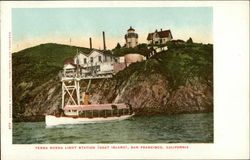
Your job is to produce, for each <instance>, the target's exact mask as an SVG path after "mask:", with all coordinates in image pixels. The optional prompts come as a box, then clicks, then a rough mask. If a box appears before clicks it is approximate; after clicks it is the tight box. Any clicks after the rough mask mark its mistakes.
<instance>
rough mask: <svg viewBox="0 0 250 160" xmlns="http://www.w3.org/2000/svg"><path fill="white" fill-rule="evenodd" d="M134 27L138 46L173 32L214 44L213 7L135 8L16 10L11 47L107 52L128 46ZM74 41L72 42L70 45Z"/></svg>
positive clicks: (19, 48)
mask: <svg viewBox="0 0 250 160" xmlns="http://www.w3.org/2000/svg"><path fill="white" fill-rule="evenodd" d="M130 26H132V27H133V28H134V29H135V32H136V33H138V35H139V38H138V41H139V43H146V42H147V41H146V38H147V35H148V33H150V32H154V31H155V30H156V29H157V30H160V29H163V30H166V29H170V30H171V33H172V35H173V38H174V39H183V40H187V39H188V38H189V37H192V39H193V41H194V42H198V43H213V10H212V7H162V8H159V7H149V8H146V7H133V8H14V9H12V37H13V40H12V46H13V51H19V50H22V49H25V48H28V47H32V46H35V45H39V44H42V43H60V44H68V45H69V44H71V45H76V46H82V47H89V37H91V38H92V45H93V47H94V48H97V49H103V42H102V31H105V37H106V45H107V49H112V48H114V47H115V46H116V45H117V43H120V44H121V45H124V44H125V39H124V35H125V34H126V33H127V30H128V29H129V27H130ZM70 39H71V41H70Z"/></svg>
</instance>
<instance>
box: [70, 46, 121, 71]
mask: <svg viewBox="0 0 250 160" xmlns="http://www.w3.org/2000/svg"><path fill="white" fill-rule="evenodd" d="M116 61H117V60H116V57H115V56H114V55H112V54H111V53H108V52H102V51H99V50H92V51H91V52H89V53H84V52H78V53H77V54H76V56H75V57H74V64H79V65H80V66H81V67H83V68H84V69H85V70H87V71H97V72H98V73H99V74H101V73H108V72H110V73H112V72H113V70H114V67H113V65H114V63H115V62H116Z"/></svg>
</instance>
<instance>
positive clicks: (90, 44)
mask: <svg viewBox="0 0 250 160" xmlns="http://www.w3.org/2000/svg"><path fill="white" fill-rule="evenodd" d="M89 48H90V49H92V40H91V37H90V38H89Z"/></svg>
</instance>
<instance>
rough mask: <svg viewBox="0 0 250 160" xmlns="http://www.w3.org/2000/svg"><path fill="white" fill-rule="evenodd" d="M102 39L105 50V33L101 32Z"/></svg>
mask: <svg viewBox="0 0 250 160" xmlns="http://www.w3.org/2000/svg"><path fill="white" fill-rule="evenodd" d="M102 37H103V50H106V43H105V32H104V31H103V32H102Z"/></svg>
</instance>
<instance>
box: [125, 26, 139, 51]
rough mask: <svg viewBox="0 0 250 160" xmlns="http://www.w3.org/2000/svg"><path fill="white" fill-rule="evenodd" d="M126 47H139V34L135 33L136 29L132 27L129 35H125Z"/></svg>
mask: <svg viewBox="0 0 250 160" xmlns="http://www.w3.org/2000/svg"><path fill="white" fill-rule="evenodd" d="M125 40H126V47H127V48H134V47H136V46H137V45H138V34H137V33H135V29H134V28H132V27H131V26H130V28H129V29H128V33H127V34H126V35H125Z"/></svg>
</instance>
